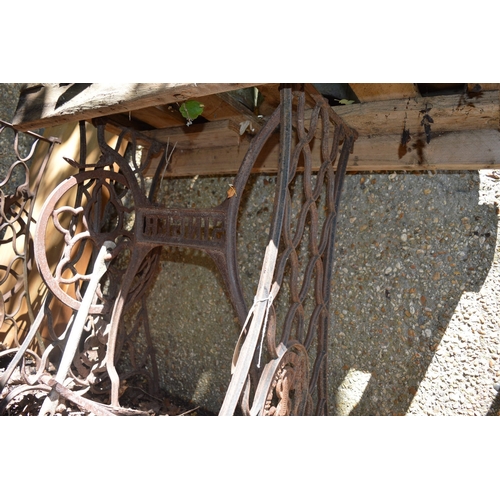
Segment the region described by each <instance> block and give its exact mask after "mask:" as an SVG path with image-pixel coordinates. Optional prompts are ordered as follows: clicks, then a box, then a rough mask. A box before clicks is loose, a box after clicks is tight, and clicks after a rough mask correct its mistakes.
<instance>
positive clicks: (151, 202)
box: [0, 85, 356, 415]
mask: <svg viewBox="0 0 500 500" xmlns="http://www.w3.org/2000/svg"><path fill="white" fill-rule="evenodd" d="M280 92H281V104H280V106H279V107H278V108H277V109H276V110H275V111H274V113H273V114H272V115H271V116H270V117H269V119H268V120H267V122H266V124H265V125H264V126H263V128H262V129H261V131H260V132H259V134H258V135H257V136H256V137H255V138H254V139H253V140H252V142H251V144H250V146H249V149H248V151H247V153H246V156H245V158H244V160H243V162H242V165H241V166H240V169H239V172H238V174H237V176H236V178H235V179H234V184H233V187H234V190H235V192H236V193H242V192H243V191H244V188H245V185H246V183H247V181H248V178H249V175H250V172H251V170H252V168H253V166H254V165H255V162H256V161H257V158H258V156H259V154H260V152H261V151H262V150H263V148H264V146H265V144H266V143H267V141H269V140H270V139H271V138H272V136H273V134H274V133H275V131H276V130H279V132H280V165H279V170H278V179H277V180H278V182H277V188H276V193H275V199H274V213H273V218H272V223H271V229H270V237H269V243H268V246H267V248H266V253H265V256H264V261H263V266H262V272H261V277H260V282H259V285H258V289H257V293H256V296H255V300H254V304H253V305H252V307H251V308H250V309H249V308H248V307H247V305H246V304H245V300H244V297H243V293H242V287H241V283H240V279H239V275H238V265H237V255H236V234H237V231H236V229H237V215H238V209H239V205H240V200H241V196H229V195H228V197H227V199H226V200H225V201H224V202H223V203H222V204H220V205H219V206H217V207H213V208H210V209H173V208H167V207H163V206H159V205H158V204H157V203H156V202H155V193H156V188H157V186H158V183H159V177H160V175H161V173H162V172H163V170H164V168H163V167H164V166H165V164H166V161H167V158H168V153H169V151H168V146H166V145H164V144H160V143H158V142H155V141H151V140H149V139H146V138H144V137H142V136H141V135H140V134H139V133H136V132H133V131H130V130H126V129H124V130H123V133H122V135H121V136H120V137H119V139H118V141H117V144H116V146H115V147H114V148H113V147H110V146H109V145H108V144H107V142H106V140H105V136H104V130H105V122H104V121H99V122H96V126H97V135H98V144H99V148H100V151H101V156H100V158H99V160H98V162H97V163H96V164H92V165H90V164H86V162H85V160H86V152H85V147H86V146H85V139H84V137H85V125H84V124H81V137H82V141H81V154H80V160H79V162H76V161H74V160H72V159H67V161H68V162H69V163H70V164H71V165H73V166H74V167H75V169H77V172H76V173H75V175H74V176H72V177H70V178H69V179H67V180H65V181H64V182H62V183H61V184H60V185H59V186H57V187H56V188H55V190H54V191H53V192H52V193H51V195H50V196H49V197H48V198H47V200H46V201H45V204H44V207H43V209H42V211H41V214H40V220H39V221H38V223H37V228H36V238H35V241H36V245H35V247H34V251H35V254H36V258H37V264H38V267H39V270H40V274H41V275H42V277H43V280H44V282H45V283H46V285H47V288H48V290H49V293H48V296H47V300H46V301H45V303H44V305H43V307H42V308H41V309H40V313H39V314H38V315H37V317H36V318H34V319H33V322H32V325H31V328H30V331H29V334H28V335H27V336H26V338H25V340H24V342H23V344H22V345H20V346H18V348H17V350H15V351H16V353H15V356H14V359H13V360H12V361H11V362H10V364H9V367H8V369H7V371H6V372H5V373H4V375H3V376H2V379H1V381H0V382H1V384H2V388H3V386H4V385H5V383H6V381H7V380H8V378H9V377H10V376H11V375H12V373H13V370H14V369H15V367H16V366H17V365H18V364H19V363H20V362H22V363H23V365H22V372H23V375H22V376H21V378H23V382H24V384H21V385H20V386H19V387H18V389H16V390H15V391H12V392H11V393H10V394H9V395H8V396H7V397H6V398H4V399H3V400H2V402H1V403H0V412H1V411H3V410H4V409H5V408H6V406H7V405H8V404H9V403H10V402H11V401H13V399H14V398H15V397H16V396H17V395H19V394H21V393H22V392H23V391H33V390H37V391H41V392H43V393H44V394H47V395H48V397H46V398H45V401H44V403H43V405H42V409H41V410H40V414H53V413H54V411H55V407H56V405H57V404H58V402H59V398H60V397H62V398H64V399H66V400H68V401H71V402H72V403H73V404H75V405H76V406H77V407H79V408H83V409H85V410H86V411H89V412H93V413H98V414H130V413H133V412H132V411H128V412H127V410H126V409H121V408H120V403H119V400H120V393H121V388H122V386H123V383H124V381H125V380H126V379H127V378H129V377H133V376H139V377H142V378H143V379H145V380H147V383H148V384H149V385H148V390H149V391H150V392H151V393H157V391H158V367H157V366H156V361H155V356H154V349H153V347H152V342H151V335H150V332H149V326H148V316H147V304H146V295H145V292H146V290H147V289H148V287H149V286H150V285H151V284H152V282H153V281H154V279H155V276H156V275H157V273H158V266H159V255H160V251H161V248H162V246H164V245H168V246H178V247H187V248H197V249H201V250H203V251H204V252H206V253H207V254H208V255H209V256H210V257H211V258H212V259H213V260H214V262H215V263H216V265H217V268H218V269H219V271H220V273H221V275H222V278H223V281H224V283H225V285H226V288H227V291H228V293H229V296H230V298H231V301H232V304H233V306H234V308H235V311H236V313H237V315H238V318H239V320H240V323H241V325H242V333H241V335H240V338H239V340H238V342H237V345H236V349H235V353H234V358H233V375H232V379H231V382H230V385H229V387H228V390H227V393H226V397H225V400H224V403H223V405H222V408H221V411H220V414H221V415H231V414H234V412H235V410H236V408H237V406H239V407H240V408H241V411H242V413H243V414H246V415H301V414H311V413H316V414H326V413H327V389H326V351H327V333H328V318H329V314H328V313H329V302H330V298H329V297H330V286H331V285H330V282H331V273H332V264H333V256H334V237H335V226H336V218H337V213H338V207H339V200H340V192H341V189H342V182H343V179H344V175H345V171H346V166H347V160H348V156H349V153H350V151H351V148H352V146H353V142H354V140H355V138H356V134H355V132H354V131H353V130H351V129H349V128H348V127H347V126H346V125H345V124H344V123H343V122H342V121H341V120H340V118H338V117H337V115H336V114H335V113H334V112H333V111H332V109H331V108H330V106H329V105H328V103H327V102H326V101H325V100H324V99H323V98H322V97H321V96H320V95H319V94H318V95H312V94H306V93H305V92H304V91H303V89H302V88H300V87H297V86H294V87H293V88H292V87H291V86H286V85H285V86H282V88H281V90H280ZM273 137H274V136H273ZM125 138H126V139H127V140H128V141H129V143H130V145H131V151H132V154H131V158H132V160H131V161H130V160H128V159H126V158H125V157H124V156H123V155H122V154H121V153H120V145H121V143H122V141H123V140H124V139H125ZM143 141H147V155H143V157H142V158H141V160H140V162H139V163H138V162H137V160H136V157H137V155H136V153H137V147H138V145H139V144H144V142H143ZM155 158H156V159H157V160H158V159H159V165H158V167H157V170H156V175H155V177H154V178H153V180H152V183H151V185H150V186H149V187H148V188H146V183H145V179H144V175H143V174H144V172H145V170H146V169H148V168H149V167H150V164H151V162H152V161H153V159H155ZM57 308H62V309H63V310H65V311H70V315H69V319H68V320H67V322H66V324H65V327H64V329H63V330H62V331H57V329H56V328H55V312H54V311H55V310H57ZM124 314H130V315H132V317H133V318H132V321H131V322H130V321H129V322H128V324H129V325H131V326H130V328H129V330H128V331H126V327H125V323H124V322H123V321H122V318H123V316H124ZM42 323H43V324H44V325H45V328H46V329H47V330H48V335H49V337H50V342H49V345H48V347H47V349H46V350H45V351H44V352H43V355H42V356H41V357H38V355H36V354H34V353H33V355H32V356H33V359H34V364H35V366H34V367H33V368H32V369H31V371H26V367H25V359H26V356H27V355H28V357H29V355H31V354H30V353H31V351H29V349H28V347H29V345H30V343H31V342H32V339H33V337H34V335H35V334H38V331H39V329H40V327H41V325H42ZM139 337H141V339H139ZM122 355H123V356H122ZM121 356H122V358H123V357H125V358H126V363H125V365H124V366H126V369H125V371H122V373H121V374H118V371H117V369H116V363H117V360H118V359H119V358H120V357H121ZM55 365H58V367H57V369H56V368H55ZM86 392H90V394H94V395H100V394H104V395H109V400H108V403H109V404H101V403H100V402H95V401H92V400H91V399H88V398H83V397H82V396H83V394H84V393H86Z"/></svg>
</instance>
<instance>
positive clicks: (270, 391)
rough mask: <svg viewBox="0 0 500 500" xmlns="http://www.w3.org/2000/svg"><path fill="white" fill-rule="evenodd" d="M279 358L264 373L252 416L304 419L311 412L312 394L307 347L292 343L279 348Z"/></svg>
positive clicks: (257, 391)
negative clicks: (302, 417)
mask: <svg viewBox="0 0 500 500" xmlns="http://www.w3.org/2000/svg"><path fill="white" fill-rule="evenodd" d="M277 350H278V357H277V358H276V359H274V360H272V361H271V362H270V363H268V364H267V365H266V367H265V368H264V370H263V371H262V375H261V377H260V380H259V385H258V387H257V390H256V395H255V399H254V405H253V408H255V410H254V411H253V412H252V410H251V411H250V413H256V414H258V415H261V416H301V415H308V414H310V413H311V411H312V399H311V396H310V394H309V357H308V354H307V350H306V348H305V347H304V346H303V345H302V344H299V343H292V345H290V346H289V347H288V348H286V347H285V346H284V345H283V344H280V345H279V346H278V349H277Z"/></svg>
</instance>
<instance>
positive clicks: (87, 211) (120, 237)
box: [35, 170, 134, 314]
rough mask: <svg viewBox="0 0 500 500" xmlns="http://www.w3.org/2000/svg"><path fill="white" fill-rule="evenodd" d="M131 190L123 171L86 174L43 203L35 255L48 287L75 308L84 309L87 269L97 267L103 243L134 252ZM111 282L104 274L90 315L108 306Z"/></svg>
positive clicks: (68, 182) (65, 302) (83, 173)
mask: <svg viewBox="0 0 500 500" xmlns="http://www.w3.org/2000/svg"><path fill="white" fill-rule="evenodd" d="M128 188H129V186H128V184H127V181H126V179H125V177H124V176H123V175H121V174H119V173H116V172H112V171H107V170H94V171H88V172H82V173H80V174H77V175H75V176H73V177H70V178H68V179H66V180H65V181H63V182H62V183H61V184H60V185H59V186H57V187H56V189H54V191H52V193H51V194H50V195H49V197H48V198H47V200H46V201H45V203H44V206H43V208H42V211H41V215H40V220H39V222H38V224H37V230H36V239H35V241H36V245H35V258H36V261H37V264H38V268H39V270H40V273H41V275H42V277H43V279H44V281H45V283H46V285H47V287H48V288H49V289H50V291H51V292H52V293H53V294H54V295H55V296H56V297H57V298H58V299H59V300H61V302H63V303H64V304H66V305H67V306H69V307H71V308H72V309H74V310H78V309H79V307H80V302H81V300H82V297H83V295H84V293H85V287H86V284H87V283H88V282H89V281H90V278H91V274H87V272H88V269H92V268H93V259H94V258H95V256H96V255H97V253H98V251H99V249H100V248H101V246H102V244H103V243H104V242H105V241H113V242H115V243H116V245H117V247H116V249H115V251H114V252H113V255H114V256H117V255H119V254H120V251H122V250H124V249H125V250H126V251H127V252H130V247H131V243H132V242H133V225H134V219H133V200H132V196H131V192H130V190H129V189H128ZM116 260H118V259H115V261H116ZM49 261H50V263H49ZM51 268H52V269H54V270H52V269H51ZM123 272H124V270H122V273H123ZM107 280H109V278H106V276H105V277H103V278H102V280H101V283H100V287H99V288H98V290H97V295H98V301H97V303H95V304H93V305H92V306H91V307H90V310H89V313H90V314H101V313H103V312H104V311H105V310H106V309H108V308H109V307H110V303H111V302H112V299H113V295H114V293H116V290H114V289H113V287H112V285H111V284H110V283H109V281H107Z"/></svg>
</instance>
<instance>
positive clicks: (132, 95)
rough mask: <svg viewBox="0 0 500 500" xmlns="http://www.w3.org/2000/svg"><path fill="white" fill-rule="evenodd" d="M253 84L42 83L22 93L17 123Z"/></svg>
mask: <svg viewBox="0 0 500 500" xmlns="http://www.w3.org/2000/svg"><path fill="white" fill-rule="evenodd" d="M255 85H256V84H253V83H122V84H104V83H92V84H79V83H75V84H67V85H66V84H38V85H34V86H27V87H25V88H24V90H23V91H22V92H21V96H20V99H19V103H18V107H17V110H16V113H15V116H14V119H13V124H14V126H15V127H16V128H17V129H18V130H23V131H25V130H30V129H38V128H40V127H48V126H53V125H58V124H62V123H68V122H72V121H77V120H89V119H92V118H96V117H99V116H106V115H110V114H116V113H127V112H129V111H134V110H136V109H141V108H146V107H149V106H158V105H162V104H169V103H172V102H182V101H185V100H187V99H193V98H199V97H202V96H205V95H210V94H218V93H221V92H227V91H230V90H235V89H240V88H245V87H253V86H255Z"/></svg>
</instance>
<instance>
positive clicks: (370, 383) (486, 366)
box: [0, 84, 500, 415]
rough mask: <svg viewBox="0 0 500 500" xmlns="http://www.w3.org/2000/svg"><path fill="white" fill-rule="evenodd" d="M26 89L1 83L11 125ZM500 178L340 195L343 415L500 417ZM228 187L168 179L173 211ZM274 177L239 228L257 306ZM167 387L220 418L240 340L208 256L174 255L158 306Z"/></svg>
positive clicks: (335, 303) (368, 188) (411, 179)
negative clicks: (21, 91) (21, 90)
mask: <svg viewBox="0 0 500 500" xmlns="http://www.w3.org/2000/svg"><path fill="white" fill-rule="evenodd" d="M18 91H19V84H3V85H0V118H3V119H6V120H7V121H9V120H11V119H12V114H13V111H14V109H15V104H16V102H17V96H18ZM499 178H500V175H498V176H496V174H495V173H492V172H487V171H482V172H455V173H434V172H432V171H424V172H420V173H378V174H370V173H357V174H350V175H348V176H347V179H346V182H345V185H344V191H343V196H342V203H341V210H340V216H339V221H338V232H337V240H336V261H335V267H334V275H333V295H332V303H331V327H330V332H329V354H328V355H329V362H328V367H329V368H328V382H329V402H330V404H329V406H330V413H331V414H333V415H348V414H351V415H395V414H398V415H400V414H403V415H404V414H408V415H487V414H495V413H497V412H498V410H499V398H498V396H497V394H498V392H497V389H499V388H500V386H499V385H498V384H499V382H500V335H499V331H500V319H499V318H500V293H499V291H500V285H499V284H500V280H499V278H500V262H499V248H498V243H497V232H498V231H497V229H498V210H497V203H498V201H500V180H499ZM231 181H232V178H231V177H199V178H182V179H172V180H168V181H164V182H163V184H162V191H161V193H160V197H161V200H162V201H163V202H164V203H165V204H167V205H170V206H185V207H202V206H214V205H217V204H218V203H220V202H221V201H222V200H223V199H224V198H225V196H226V191H227V187H228V184H229V183H231ZM274 188H275V177H274V176H264V175H254V176H251V178H250V181H249V183H248V185H247V188H246V192H245V193H244V194H243V200H242V208H241V213H240V217H239V225H238V260H239V265H240V273H241V278H242V281H243V286H244V293H245V297H246V299H247V302H248V303H249V304H251V303H252V301H253V294H254V292H255V290H256V286H257V283H258V279H259V272H260V266H261V262H262V257H263V249H264V247H265V245H266V243H267V233H268V227H269V221H270V216H271V211H272V203H273V201H272V200H273V193H274ZM148 309H149V314H150V327H151V330H152V334H153V337H154V346H155V349H156V356H157V361H158V364H159V368H160V378H161V385H162V387H163V388H164V389H165V390H166V391H168V392H170V393H173V394H174V395H177V396H180V397H182V398H185V399H188V400H191V401H192V402H193V403H195V404H196V405H201V406H203V407H205V408H207V409H208V410H210V411H212V412H214V413H217V412H218V410H219V408H220V405H221V403H222V400H223V397H224V394H225V391H226V389H227V386H228V384H229V380H230V366H231V358H232V355H233V349H234V346H235V342H236V339H237V337H238V335H239V326H238V324H237V321H236V318H235V313H234V311H233V309H232V307H231V305H230V303H229V300H228V297H227V295H226V293H225V292H224V289H223V286H222V282H221V279H220V277H219V275H218V272H217V270H216V268H215V265H214V264H213V263H212V261H211V260H210V258H209V257H207V256H206V255H204V254H203V253H202V252H198V251H188V250H186V251H185V250H178V249H165V250H164V251H163V253H162V259H161V270H160V273H159V275H158V277H157V280H156V282H155V283H154V285H153V286H152V288H151V290H150V292H149V295H148Z"/></svg>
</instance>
